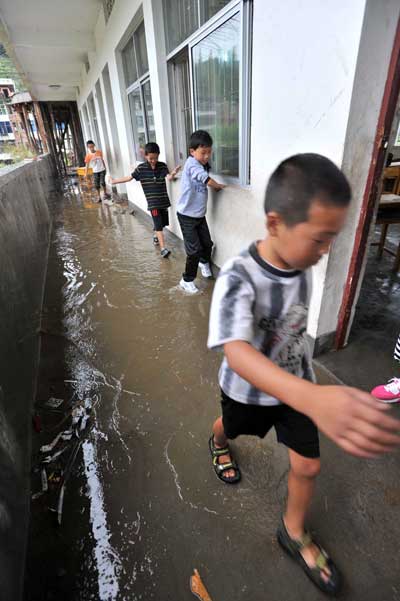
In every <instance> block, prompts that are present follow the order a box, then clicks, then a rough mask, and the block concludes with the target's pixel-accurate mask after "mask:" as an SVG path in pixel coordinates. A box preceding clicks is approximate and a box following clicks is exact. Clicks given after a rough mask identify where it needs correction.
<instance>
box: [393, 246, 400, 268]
mask: <svg viewBox="0 0 400 601" xmlns="http://www.w3.org/2000/svg"><path fill="white" fill-rule="evenodd" d="M399 269H400V242H399V245H398V247H397V253H396V258H395V260H394V265H393V270H392V271H393V272H394V273H398V271H399Z"/></svg>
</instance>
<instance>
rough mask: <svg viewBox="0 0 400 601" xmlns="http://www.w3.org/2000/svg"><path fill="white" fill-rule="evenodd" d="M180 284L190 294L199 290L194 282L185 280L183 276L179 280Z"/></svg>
mask: <svg viewBox="0 0 400 601" xmlns="http://www.w3.org/2000/svg"><path fill="white" fill-rule="evenodd" d="M179 286H180V287H181V288H182V290H184V291H185V292H188V293H189V294H196V292H198V291H199V289H198V288H197V286H196V284H195V283H194V282H185V280H184V279H183V278H182V279H181V281H180V282H179Z"/></svg>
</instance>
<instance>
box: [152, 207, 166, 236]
mask: <svg viewBox="0 0 400 601" xmlns="http://www.w3.org/2000/svg"><path fill="white" fill-rule="evenodd" d="M150 213H151V216H152V218H153V224H154V230H155V231H156V232H162V231H163V229H164V228H165V227H166V226H167V225H169V216H168V209H151V210H150Z"/></svg>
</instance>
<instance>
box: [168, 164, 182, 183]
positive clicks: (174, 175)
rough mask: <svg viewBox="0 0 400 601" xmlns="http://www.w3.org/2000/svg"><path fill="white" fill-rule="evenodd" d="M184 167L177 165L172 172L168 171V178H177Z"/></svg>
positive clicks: (169, 179)
mask: <svg viewBox="0 0 400 601" xmlns="http://www.w3.org/2000/svg"><path fill="white" fill-rule="evenodd" d="M181 169H182V167H181V166H180V165H177V166H176V167H175V169H173V170H172V171H170V173H168V175H167V180H168V181H171V180H173V179H175V178H176V175H177V173H178V172H179V171H180V170H181Z"/></svg>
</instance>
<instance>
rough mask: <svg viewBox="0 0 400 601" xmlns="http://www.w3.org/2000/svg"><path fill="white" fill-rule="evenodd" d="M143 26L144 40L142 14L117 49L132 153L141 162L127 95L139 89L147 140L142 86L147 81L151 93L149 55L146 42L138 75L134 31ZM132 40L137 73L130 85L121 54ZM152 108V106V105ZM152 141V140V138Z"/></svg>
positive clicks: (146, 121)
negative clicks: (144, 60) (144, 63)
mask: <svg viewBox="0 0 400 601" xmlns="http://www.w3.org/2000/svg"><path fill="white" fill-rule="evenodd" d="M142 26H143V28H144V34H145V40H146V24H145V21H144V18H143V16H142V18H141V19H140V20H139V21H138V22H137V23H136V24H135V27H134V29H133V30H132V31H131V33H130V34H129V35H128V36H127V38H126V40H125V42H124V45H123V46H122V47H121V48H120V50H119V55H120V60H121V65H122V76H123V78H124V90H125V99H126V105H127V110H128V116H129V119H130V130H131V135H132V140H133V149H134V150H133V154H134V159H135V160H136V161H137V162H142V161H143V157H142V156H140V154H138V153H137V151H136V146H137V141H136V139H135V131H134V127H133V123H132V119H133V115H132V111H131V107H130V102H129V95H130V94H131V93H132V92H136V91H137V90H139V93H140V101H141V103H142V110H143V124H144V133H145V139H146V143H147V142H149V125H148V115H147V110H146V103H145V97H144V91H143V88H144V86H145V85H146V84H147V83H149V85H150V92H151V93H152V90H151V80H150V66H149V57H148V53H147V44H146V54H147V71H145V72H144V73H143V74H142V75H139V72H140V71H139V65H138V54H139V55H140V52H137V49H136V44H137V37H136V35H135V34H136V32H137V31H138V30H139V29H140V27H142ZM130 41H132V42H133V51H134V59H135V65H136V73H137V74H138V76H137V79H136V80H135V81H134V82H133V83H131V84H130V85H127V82H126V73H125V72H126V69H125V62H124V56H123V51H124V49H125V48H126V46H127V45H128V44H129V42H130ZM151 102H152V104H153V95H152V98H151ZM153 110H154V107H153ZM152 141H153V140H152Z"/></svg>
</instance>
